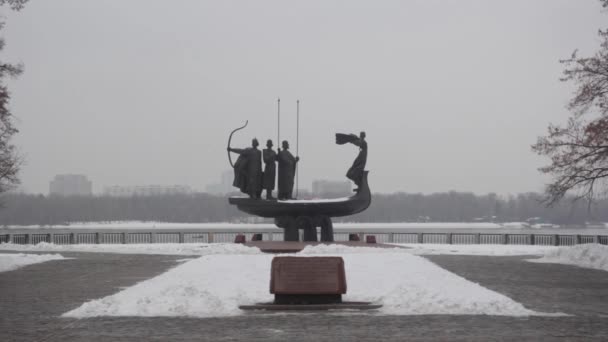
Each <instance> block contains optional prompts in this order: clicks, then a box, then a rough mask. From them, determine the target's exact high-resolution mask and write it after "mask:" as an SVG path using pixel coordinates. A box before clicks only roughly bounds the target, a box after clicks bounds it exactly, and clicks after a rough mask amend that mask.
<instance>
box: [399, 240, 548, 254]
mask: <svg viewBox="0 0 608 342" xmlns="http://www.w3.org/2000/svg"><path fill="white" fill-rule="evenodd" d="M396 245H398V246H403V247H406V248H408V251H409V252H410V253H412V254H416V255H437V254H451V255H488V256H515V255H545V254H546V253H550V252H552V251H554V250H555V249H557V248H558V247H554V246H537V245H448V244H426V243H425V244H396Z"/></svg>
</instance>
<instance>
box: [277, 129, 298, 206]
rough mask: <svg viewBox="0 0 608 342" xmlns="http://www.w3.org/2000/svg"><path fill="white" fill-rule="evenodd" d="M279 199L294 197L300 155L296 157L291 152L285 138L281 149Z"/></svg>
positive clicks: (279, 158)
mask: <svg viewBox="0 0 608 342" xmlns="http://www.w3.org/2000/svg"><path fill="white" fill-rule="evenodd" d="M278 160H279V199H280V200H287V199H292V198H293V197H292V194H293V179H294V177H295V175H296V164H297V163H298V161H300V157H294V156H293V154H291V152H289V143H288V142H287V140H283V149H282V150H281V149H279V157H278Z"/></svg>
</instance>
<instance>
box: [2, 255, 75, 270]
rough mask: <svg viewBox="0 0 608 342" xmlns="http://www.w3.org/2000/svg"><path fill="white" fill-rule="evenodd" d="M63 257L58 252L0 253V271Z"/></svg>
mask: <svg viewBox="0 0 608 342" xmlns="http://www.w3.org/2000/svg"><path fill="white" fill-rule="evenodd" d="M61 259H65V258H64V257H63V256H61V255H59V254H41V255H39V254H21V253H20V254H0V272H6V271H12V270H16V269H18V268H20V267H23V266H27V265H32V264H38V263H41V262H45V261H49V260H61Z"/></svg>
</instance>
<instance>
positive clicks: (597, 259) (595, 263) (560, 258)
mask: <svg viewBox="0 0 608 342" xmlns="http://www.w3.org/2000/svg"><path fill="white" fill-rule="evenodd" d="M528 261H530V262H538V263H551V264H565V265H574V266H579V267H586V268H594V269H598V270H604V271H608V246H604V245H600V244H596V243H590V244H582V245H575V246H569V247H556V249H554V250H552V251H550V252H548V253H546V254H545V255H544V256H543V257H542V258H540V259H530V260H528Z"/></svg>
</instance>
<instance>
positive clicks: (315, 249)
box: [298, 244, 408, 255]
mask: <svg viewBox="0 0 608 342" xmlns="http://www.w3.org/2000/svg"><path fill="white" fill-rule="evenodd" d="M407 251H408V250H407V249H405V248H401V247H395V248H378V247H353V246H346V245H338V244H331V245H326V244H320V245H316V246H312V245H308V246H306V247H304V249H302V250H301V251H300V252H299V253H298V254H302V255H315V254H325V255H329V254H332V255H338V254H339V255H342V254H355V253H356V254H366V253H406V252H407Z"/></svg>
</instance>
